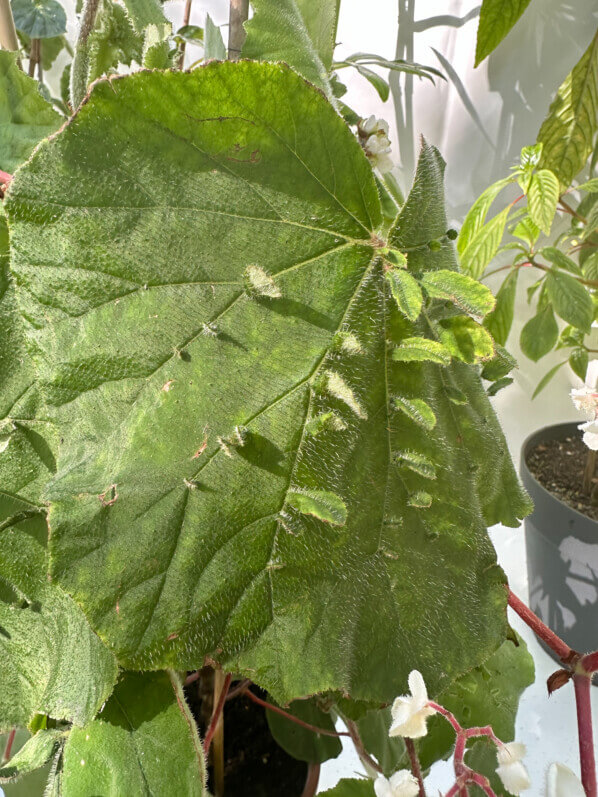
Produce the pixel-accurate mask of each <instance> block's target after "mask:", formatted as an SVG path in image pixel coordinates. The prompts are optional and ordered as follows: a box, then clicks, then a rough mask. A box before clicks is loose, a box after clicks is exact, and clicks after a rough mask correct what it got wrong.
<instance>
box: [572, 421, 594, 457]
mask: <svg viewBox="0 0 598 797" xmlns="http://www.w3.org/2000/svg"><path fill="white" fill-rule="evenodd" d="M577 428H578V429H581V430H582V431H583V433H584V435H583V441H584V443H585V444H586V446H587V447H588V448H589V449H590V450H592V451H598V420H596V421H588V422H587V423H580V424H579V426H578V427H577Z"/></svg>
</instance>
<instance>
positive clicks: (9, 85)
mask: <svg viewBox="0 0 598 797" xmlns="http://www.w3.org/2000/svg"><path fill="white" fill-rule="evenodd" d="M60 121H61V119H60V116H59V115H58V114H57V113H56V111H55V110H54V109H53V108H52V106H51V105H50V103H48V102H46V101H45V100H44V99H43V97H42V96H41V94H40V93H39V91H38V87H37V81H36V80H33V79H32V78H30V77H27V75H25V74H24V73H23V72H22V71H21V70H20V69H19V67H18V66H17V64H16V57H15V54H14V53H9V52H7V51H2V50H0V169H2V170H3V171H5V172H10V173H12V172H13V171H14V170H15V169H16V168H17V166H19V164H21V163H22V162H23V161H25V160H27V158H28V157H29V155H30V154H31V151H32V149H33V148H34V147H35V145H36V144H37V143H38V141H40V140H41V139H42V138H45V137H46V136H48V135H50V133H53V132H54V131H55V130H56V129H57V127H58V126H59V124H60Z"/></svg>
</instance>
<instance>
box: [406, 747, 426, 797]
mask: <svg viewBox="0 0 598 797" xmlns="http://www.w3.org/2000/svg"><path fill="white" fill-rule="evenodd" d="M405 748H406V750H407V755H408V756H409V763H410V764H411V774H412V775H413V777H414V778H415V779H416V781H417V783H418V785H419V797H426V789H425V787H424V779H423V777H422V768H421V765H420V763H419V756H418V755H417V750H416V749H415V742H414V741H413V739H405Z"/></svg>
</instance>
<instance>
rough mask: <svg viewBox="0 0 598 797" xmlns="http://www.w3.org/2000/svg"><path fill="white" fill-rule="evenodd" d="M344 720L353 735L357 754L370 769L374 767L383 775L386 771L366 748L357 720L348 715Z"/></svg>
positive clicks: (351, 735)
mask: <svg viewBox="0 0 598 797" xmlns="http://www.w3.org/2000/svg"><path fill="white" fill-rule="evenodd" d="M343 720H344V722H345V725H346V726H347V728H348V729H349V736H350V737H351V740H352V742H353V746H354V747H355V750H356V751H357V755H358V756H359V758H360V759H361V761H362V763H363V764H364V765H366V766H368V767H370V769H372V770H373V771H374V772H379V773H380V774H381V775H383V774H384V772H383V770H382V767H381V766H380V764H379V763H378V762H377V761H375V760H374V759H373V758H372V756H371V755H370V754H369V753H368V751H367V750H366V749H365V746H364V744H363V740H362V738H361V735H360V733H359V728H358V727H357V725H356V724H355V722H354V721H353V720H350V719H349V718H348V717H343Z"/></svg>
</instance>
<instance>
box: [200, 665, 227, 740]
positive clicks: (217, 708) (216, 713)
mask: <svg viewBox="0 0 598 797" xmlns="http://www.w3.org/2000/svg"><path fill="white" fill-rule="evenodd" d="M216 672H218V670H217V671H215V672H214V697H216ZM231 680H232V675H231V674H230V673H229V674H228V675H227V676H226V678H225V679H224V683H223V684H222V688H221V689H220V690H218V702H216V701H215V702H214V709H213V711H212V719H211V720H210V726H209V728H208V730H207V732H206V735H205V738H204V740H203V750H204V753H205V754H206V755H207V754H208V751H209V749H210V745H211V744H212V739H213V738H214V734H215V733H216V726H217V725H218V721H219V719H220V716H221V714H222V710H223V708H224V703H225V700H226V695H227V694H228V688H229V686H230V682H231Z"/></svg>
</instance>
